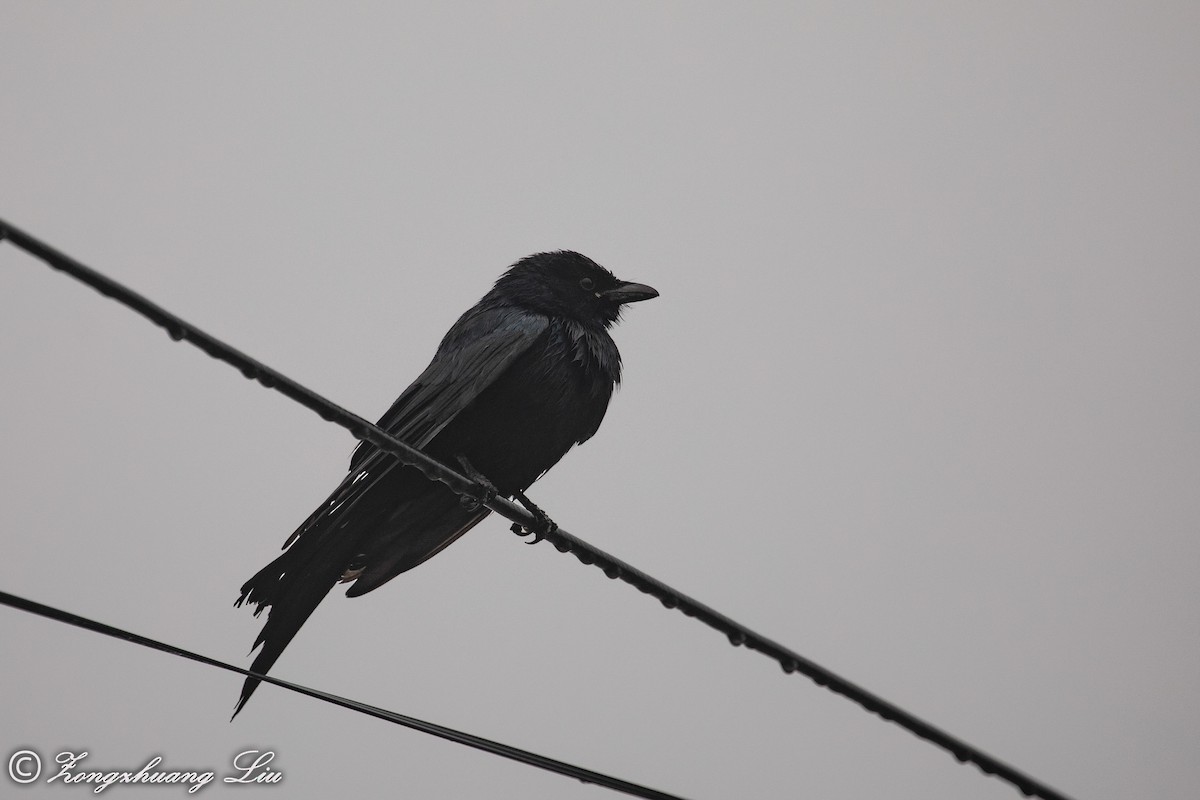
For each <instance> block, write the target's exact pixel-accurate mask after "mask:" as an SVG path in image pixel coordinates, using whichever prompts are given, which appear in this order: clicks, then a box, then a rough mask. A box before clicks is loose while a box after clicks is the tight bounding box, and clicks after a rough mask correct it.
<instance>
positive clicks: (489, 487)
mask: <svg viewBox="0 0 1200 800" xmlns="http://www.w3.org/2000/svg"><path fill="white" fill-rule="evenodd" d="M458 463H459V464H461V465H462V468H463V474H464V475H466V476H467V477H468V478H470V479H471V480H473V481H475V483H477V484H479V485H480V486H482V487H483V498H482V499H480V500H476V499H475V498H474V497H469V496H467V495H462V496H461V497H459V498H458V500H459V502H460V503H462V504H463V507H465V508H467V509H470V510H471V511H474V510H475V509H477V508H479V507H480V506H481V505H484V504H485V503H490V502H492V501H493V500H495V499H496V495H498V494H500V491H499V490H498V489H497V488H496V484H494V483H492V482H491V481H489V480H488V479H487V476H486V475H484V474H483V473H482V472H480V471H479V470H477V469H475V467H474V465H473V464H471V462H470V461H469V460H468V459H467V457H466V456H459V457H458Z"/></svg>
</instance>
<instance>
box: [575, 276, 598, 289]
mask: <svg viewBox="0 0 1200 800" xmlns="http://www.w3.org/2000/svg"><path fill="white" fill-rule="evenodd" d="M579 285H580V286H582V287H583V288H584V289H585V290H586V291H589V292H590V291H591V290H592V289H595V288H596V282H595V281H594V280H592V279H591V278H580V280H579Z"/></svg>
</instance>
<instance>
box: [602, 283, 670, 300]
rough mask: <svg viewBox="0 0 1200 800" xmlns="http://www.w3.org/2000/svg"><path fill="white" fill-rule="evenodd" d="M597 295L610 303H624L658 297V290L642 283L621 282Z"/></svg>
mask: <svg viewBox="0 0 1200 800" xmlns="http://www.w3.org/2000/svg"><path fill="white" fill-rule="evenodd" d="M599 295H600V296H601V297H602V298H604V299H605V300H607V301H609V302H610V303H614V304H616V305H624V304H625V303H636V302H638V301H639V300H649V299H651V298H654V297H658V291H657V290H656V289H654V288H653V287H650V286H647V285H646V284H644V283H622V284H621V285H620V286H617V287H616V288H613V289H608V290H607V291H603V292H599Z"/></svg>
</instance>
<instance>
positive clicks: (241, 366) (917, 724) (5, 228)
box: [0, 219, 1070, 800]
mask: <svg viewBox="0 0 1200 800" xmlns="http://www.w3.org/2000/svg"><path fill="white" fill-rule="evenodd" d="M0 239H7V240H8V241H10V242H11V243H12V244H13V245H15V246H17V247H19V248H20V249H22V250H24V251H26V252H27V253H29V254H30V255H33V256H35V257H37V258H39V259H41V260H42V261H44V262H45V263H46V264H48V265H49V266H50V267H52V268H53V269H56V270H59V271H62V272H65V273H66V274H68V275H70V276H71V277H73V278H75V279H77V280H79V281H81V282H83V283H84V284H86V285H88V286H90V287H92V288H93V289H95V290H96V291H98V292H100V293H101V294H103V295H104V296H106V297H110V298H112V299H114V300H116V301H117V302H119V303H121V304H122V305H125V306H126V307H128V308H130V309H132V310H133V311H136V312H137V313H139V314H141V315H142V316H144V317H146V318H147V319H149V320H150V321H151V322H153V323H155V324H156V325H158V326H160V327H162V328H164V329H165V330H166V331H167V334H168V335H169V336H170V337H171V338H172V339H174V340H176V341H187V342H190V343H191V344H193V345H195V346H196V347H199V348H200V349H201V350H203V351H204V352H205V353H207V354H208V355H210V356H212V357H213V358H215V359H217V360H219V361H224V362H225V363H227V364H230V365H232V366H233V367H235V368H237V369H238V370H239V371H240V372H241V373H242V374H243V375H244V376H245V377H246V378H248V379H250V380H252V381H257V382H258V383H259V384H261V385H262V386H264V387H266V388H268V389H274V390H275V391H278V392H280V393H281V394H283V395H285V396H287V397H289V398H291V399H292V400H294V401H296V402H297V403H300V404H301V405H303V406H305V407H306V408H309V409H311V410H312V411H315V412H316V413H317V414H318V415H320V416H321V418H322V419H325V420H327V421H330V422H334V423H336V424H338V425H340V426H341V427H343V428H345V429H346V430H348V431H349V432H350V433H351V434H352V435H353V436H354V437H355V438H356V439H358V440H360V441H365V442H370V443H371V444H372V445H374V446H375V447H377V448H379V449H380V450H382V451H384V452H386V453H388V454H389V455H391V456H393V457H395V458H396V459H397V460H398V461H400V462H401V463H403V464H407V465H409V466H412V467H415V468H416V469H418V470H420V471H421V473H422V474H424V475H425V476H426V477H427V478H429V479H430V480H438V481H441V482H443V483H445V484H446V485H447V486H449V487H450V488H451V489H452V490H454V491H455V492H457V493H458V494H459V495H460V496H462V497H464V498H469V499H470V500H471V501H473V502H478V503H480V504H482V505H486V506H487V507H488V508H490V509H491V510H493V511H495V512H496V513H497V514H500V515H501V516H503V517H505V518H507V519H509V520H511V521H513V522H514V523H516V526H514V529H515V530H519V529H524V530H527V531H537V530H539V527H540V526H541V525H542V523H543V521H542V520H539V519H537V518H535V517H534V515H533V514H531V513H530V512H529V511H527V510H526V509H524V508H522V507H521V506H518V505H516V504H515V503H512V502H511V501H509V500H507V499H505V498H503V497H494V496H492V494H491V492H490V491H489V490H488V488H487V487H485V486H482V485H480V484H478V483H476V482H474V481H472V480H470V479H469V478H467V477H465V476H463V475H462V474H460V473H458V472H456V471H455V470H453V469H451V468H450V467H448V466H446V465H445V464H442V463H440V462H438V461H436V460H435V459H432V458H430V457H429V456H428V455H426V454H425V453H423V452H421V451H420V450H418V449H416V448H414V447H412V446H411V445H408V444H406V443H404V442H402V441H400V440H399V439H396V438H395V437H393V436H391V435H389V434H388V433H387V432H386V431H384V430H383V429H381V428H379V427H377V426H376V425H373V424H372V423H370V422H368V421H367V420H366V419H364V418H362V417H360V416H358V415H356V414H353V413H351V412H350V411H347V410H346V409H344V408H342V407H341V406H338V405H337V404H335V403H333V402H332V401H330V400H327V399H326V398H324V397H322V396H321V395H319V394H317V393H316V392H314V391H312V390H311V389H308V388H307V387H305V386H302V385H301V384H299V383H297V382H296V381H294V380H292V379H291V378H288V377H287V376H285V375H283V374H282V373H280V372H278V371H276V370H274V369H272V368H270V367H268V366H266V365H265V364H263V363H261V362H259V361H257V360H255V359H253V358H251V357H250V356H248V355H246V354H245V353H242V352H241V351H239V350H237V349H235V348H234V347H232V346H230V345H228V344H225V343H224V342H222V341H220V340H219V339H217V338H216V337H214V336H212V335H210V334H208V333H206V332H204V331H203V330H201V329H199V328H197V327H196V326H195V325H192V324H191V323H188V322H186V321H184V320H183V319H181V318H179V317H178V316H176V315H175V314H172V313H171V312H169V311H167V310H166V309H164V308H162V307H161V306H159V305H157V304H155V303H153V302H151V301H150V300H148V299H147V298H145V297H143V296H142V295H140V294H137V293H136V292H134V291H132V290H131V289H129V288H127V287H125V286H123V285H122V284H120V283H118V282H117V281H115V280H113V279H111V278H109V277H107V276H106V275H103V274H102V273H100V272H97V271H96V270H94V269H92V268H90V267H88V266H86V265H84V264H82V263H80V262H79V261H76V260H75V259H73V258H71V257H70V256H68V255H66V254H65V253H62V252H60V251H58V250H56V249H55V248H53V247H51V246H50V245H48V244H46V243H45V242H42V241H40V240H39V239H37V238H35V237H33V236H31V235H30V234H28V233H26V232H24V231H22V230H20V229H19V228H16V227H15V226H13V225H11V224H10V223H8V222H6V221H4V220H3V219H0ZM518 526H519V527H518ZM543 533H544V536H542V538H545V539H546V540H547V541H549V542H551V543H552V544H553V545H554V546H555V548H557V549H558V550H559V551H560V552H563V553H571V554H573V555H574V556H575V557H576V558H577V559H579V561H580V562H582V563H584V564H590V565H594V566H596V567H598V568H600V569H601V570H602V571H603V572H604V574H605V575H607V576H608V577H609V578H613V579H620V580H622V581H624V582H625V583H628V584H630V585H632V586H635V587H636V588H637V589H639V590H640V591H642V592H644V593H646V594H649V595H651V596H653V597H655V598H657V599H658V600H659V601H660V602H661V603H662V604H663V605H664V606H665V607H666V608H669V609H670V608H677V609H679V610H680V611H681V612H682V613H683V614H684V615H685V616H689V617H694V618H695V619H698V620H700V621H701V622H703V623H705V624H706V625H708V626H709V627H711V628H714V629H716V630H718V631H720V632H721V633H723V634H725V636H726V637H727V638H728V640H729V642H730V643H731V644H732V645H734V646H735V647H737V646H744V647H746V648H747V649H750V650H754V651H756V652H759V653H762V654H763V655H766V656H768V657H769V658H772V659H774V660H775V661H776V662H778V664H779V665H780V667H781V668H782V669H783V671H784V672H786V673H799V674H801V675H804V676H806V677H808V678H810V679H811V680H812V681H813V682H814V683H816V684H817V685H818V686H823V687H825V688H826V689H828V690H829V691H831V692H834V693H835V694H840V695H842V696H844V697H846V698H847V699H849V700H852V701H854V702H855V703H857V704H858V705H860V706H862V707H863V708H864V709H866V710H867V711H869V712H871V713H873V714H876V715H878V716H879V717H880V718H881V719H883V720H886V721H889V722H894V723H895V724H897V725H899V726H900V727H902V728H904V729H905V730H907V731H909V732H910V733H912V734H914V735H915V736H917V737H919V738H921V739H924V740H926V741H928V742H930V743H932V744H934V745H936V746H937V747H940V748H941V749H943V750H946V751H947V752H949V753H950V754H951V755H953V756H954V757H955V758H956V759H957V760H958V761H960V762H964V763H972V764H974V765H975V766H977V767H978V768H979V769H980V771H982V772H983V773H984V774H987V775H994V776H995V777H997V778H999V779H1000V780H1003V781H1006V782H1007V783H1010V784H1012V785H1013V786H1014V787H1016V789H1017V790H1018V791H1020V792H1021V793H1022V794H1024V795H1026V796H1033V797H1041V798H1043V799H1044V800H1070V799H1069V797H1068V796H1067V795H1065V794H1063V793H1062V792H1060V791H1058V790H1056V789H1054V788H1052V787H1051V786H1049V785H1047V784H1046V783H1044V782H1042V781H1040V780H1038V779H1036V778H1034V777H1033V776H1031V775H1029V774H1028V773H1026V772H1024V771H1023V770H1020V769H1018V768H1017V767H1014V766H1012V765H1011V764H1008V763H1006V762H1004V761H1001V760H1000V759H998V758H995V757H994V756H991V755H989V754H988V753H986V752H984V751H983V750H981V749H980V748H978V747H975V746H974V745H971V744H969V743H968V742H966V741H964V740H962V739H960V738H958V737H956V736H953V735H952V734H950V733H949V732H947V731H945V730H942V729H941V728H939V727H937V726H935V725H933V724H931V723H929V722H927V721H925V720H924V719H921V718H920V717H918V716H916V715H915V714H912V713H910V712H908V711H905V710H904V709H902V708H900V707H899V706H897V705H895V704H894V703H891V702H890V701H888V700H885V699H884V698H883V697H881V696H879V695H877V694H875V693H873V692H871V691H868V690H867V689H865V688H863V687H861V686H859V685H857V684H855V683H853V682H851V681H849V680H847V679H845V678H843V677H841V676H840V675H838V674H836V673H834V672H833V671H832V670H829V669H827V668H825V667H823V666H821V665H819V664H817V663H816V662H814V661H812V660H810V659H808V658H806V657H804V656H802V655H800V654H799V653H797V652H795V651H794V650H791V649H789V648H787V647H784V646H783V645H781V644H779V643H778V642H775V641H772V640H771V639H768V638H767V637H765V636H763V635H761V634H759V633H756V632H754V631H753V630H751V629H749V628H747V627H746V626H744V625H742V624H740V623H738V622H735V621H734V620H732V619H730V618H729V617H727V616H725V615H724V614H721V613H720V612H718V611H716V610H715V609H713V608H711V607H709V606H707V605H705V604H703V603H701V602H699V601H698V600H695V599H693V598H691V597H689V596H687V595H685V594H683V593H682V592H680V591H678V590H676V589H674V588H672V587H670V586H668V585H667V584H665V583H663V582H662V581H659V580H658V579H656V578H653V577H651V576H650V575H647V574H646V573H644V572H642V571H641V570H638V569H636V568H635V567H633V566H631V565H630V564H628V563H626V562H624V561H622V560H621V559H619V558H617V557H615V556H612V555H610V554H608V553H606V552H604V551H603V550H601V549H599V548H597V547H595V546H594V545H591V544H589V543H587V542H585V541H583V540H582V539H580V538H578V537H576V536H574V535H572V534H571V533H569V532H568V531H566V530H564V529H563V528H561V527H559V528H557V529H554V530H550V531H544V532H543Z"/></svg>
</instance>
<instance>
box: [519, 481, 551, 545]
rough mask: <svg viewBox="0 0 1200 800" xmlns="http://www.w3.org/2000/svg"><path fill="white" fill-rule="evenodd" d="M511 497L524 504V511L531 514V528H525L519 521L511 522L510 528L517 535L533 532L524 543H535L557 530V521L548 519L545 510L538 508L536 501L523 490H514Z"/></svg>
mask: <svg viewBox="0 0 1200 800" xmlns="http://www.w3.org/2000/svg"><path fill="white" fill-rule="evenodd" d="M513 497H515V498H516V499H517V500H518V502H520V503H521V505H523V506H525V510H526V511H528V512H529V513H530V514H532V515H533V519H534V527H533V528H527V527H526V526H524V525H522V524H521V523H519V522H514V523H513V524H512V528H511V530H512V532H513V533H515V534H517V535H518V536H527V535H528V534H531V533H532V534H533V538H532V539H530V540H529V541H528V542H526V543H525V544H537V543H538V542H540V541H541V540H542V539H545V538H546V537H547V536H552V535H553V534H554V533H555V532H557V531H558V523H556V522H555V521H554V520H552V519H550V517H549V516H548V515H547V514H546V512H545V511H542V510H541V509H540V508H538V506H537V504H536V503H534V502H533V501H532V500H530V499H529V498H528V497H526V496H525V493H524V492H516V493H515V494H513Z"/></svg>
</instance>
